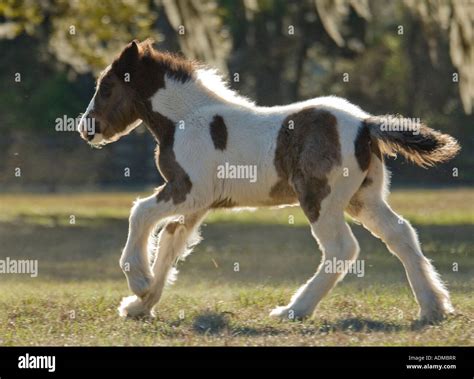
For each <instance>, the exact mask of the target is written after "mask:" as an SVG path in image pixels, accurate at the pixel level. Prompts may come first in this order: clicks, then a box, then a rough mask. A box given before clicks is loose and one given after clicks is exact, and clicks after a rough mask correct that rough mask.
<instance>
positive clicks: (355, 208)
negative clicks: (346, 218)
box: [346, 192, 364, 216]
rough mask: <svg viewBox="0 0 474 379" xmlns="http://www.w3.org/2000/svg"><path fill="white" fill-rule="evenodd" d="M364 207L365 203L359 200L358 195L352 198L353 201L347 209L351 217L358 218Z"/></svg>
mask: <svg viewBox="0 0 474 379" xmlns="http://www.w3.org/2000/svg"><path fill="white" fill-rule="evenodd" d="M363 207H364V203H363V202H362V200H361V199H360V198H359V195H358V193H357V192H356V194H355V195H354V196H352V198H351V201H350V202H349V205H348V206H347V208H346V211H347V212H348V213H349V214H350V215H351V216H357V215H358V214H359V213H360V211H361V210H362V208H363Z"/></svg>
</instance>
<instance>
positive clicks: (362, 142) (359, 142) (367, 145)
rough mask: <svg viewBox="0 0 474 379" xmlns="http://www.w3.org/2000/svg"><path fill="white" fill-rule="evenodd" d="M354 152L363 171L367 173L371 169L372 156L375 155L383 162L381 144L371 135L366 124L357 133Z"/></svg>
mask: <svg viewBox="0 0 474 379" xmlns="http://www.w3.org/2000/svg"><path fill="white" fill-rule="evenodd" d="M354 151H355V156H356V159H357V163H358V164H359V167H360V169H361V171H367V170H368V169H369V166H370V161H371V159H372V155H375V156H376V157H377V158H378V159H379V160H380V161H381V162H383V156H382V152H381V151H380V146H379V142H378V141H377V139H375V138H374V137H373V136H372V135H371V134H370V129H369V127H368V125H367V124H365V123H362V126H361V127H360V128H359V131H358V132H357V137H356V139H355V141H354Z"/></svg>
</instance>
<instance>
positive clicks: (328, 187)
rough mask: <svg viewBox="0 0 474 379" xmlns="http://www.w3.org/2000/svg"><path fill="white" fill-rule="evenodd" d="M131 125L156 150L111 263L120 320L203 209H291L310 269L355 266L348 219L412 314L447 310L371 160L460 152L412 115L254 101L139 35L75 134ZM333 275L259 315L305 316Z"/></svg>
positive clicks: (193, 231)
mask: <svg viewBox="0 0 474 379" xmlns="http://www.w3.org/2000/svg"><path fill="white" fill-rule="evenodd" d="M91 120H94V121H95V131H94V132H93V133H90V134H88V132H87V130H89V129H88V128H86V127H84V125H85V123H86V122H89V121H91ZM141 121H143V122H144V124H145V125H146V127H147V128H148V130H149V131H150V132H151V133H152V134H153V136H154V137H155V139H156V141H157V143H158V149H157V153H156V162H157V165H158V168H159V170H160V172H161V174H162V176H163V178H164V179H165V180H166V184H164V185H163V186H162V187H160V188H159V189H158V190H157V192H156V193H154V194H153V195H151V196H149V197H147V198H144V199H140V200H137V201H136V202H135V204H134V206H133V208H132V210H131V214H130V226H129V233H128V239H127V243H126V245H125V248H124V250H123V253H122V257H121V259H120V265H121V267H122V269H123V271H124V273H125V275H126V277H127V280H128V285H129V287H130V289H131V291H132V292H133V293H134V294H135V295H134V296H130V297H127V298H124V299H123V301H122V304H121V305H120V308H119V313H120V315H122V316H140V315H148V314H150V313H151V312H152V308H153V306H154V305H155V304H156V303H157V302H158V301H159V299H160V297H161V294H162V291H163V287H164V285H165V284H166V282H167V280H169V279H170V275H171V273H173V272H174V264H175V263H176V262H177V260H178V259H180V258H183V257H184V255H186V254H187V253H189V252H190V249H191V247H192V246H193V245H194V244H195V243H197V242H198V241H199V237H198V233H197V230H198V228H199V225H200V223H201V222H202V221H203V219H204V217H205V216H206V214H207V213H208V212H209V211H210V210H211V209H215V208H234V207H237V208H238V207H261V206H284V205H298V204H299V205H300V206H301V208H302V209H303V211H304V213H305V215H306V216H307V218H308V220H309V222H310V224H311V231H312V234H313V236H314V238H315V239H316V240H317V242H318V244H319V247H320V249H321V251H322V253H323V257H322V259H323V260H322V262H324V261H326V260H333V259H337V260H342V261H345V262H354V261H355V259H356V258H357V255H358V253H359V245H358V243H357V240H356V239H355V238H354V235H353V234H352V232H351V229H350V228H349V225H348V224H347V223H346V222H345V220H344V212H347V213H348V214H349V215H350V216H351V217H353V218H354V219H356V220H357V221H360V222H361V223H362V224H363V225H364V226H365V227H366V228H367V229H368V230H370V231H371V232H372V233H373V234H374V235H375V236H377V237H379V238H381V239H382V240H383V241H384V242H385V243H386V245H387V247H388V249H389V250H390V251H391V252H392V253H393V254H395V255H396V256H397V257H398V258H399V259H400V260H401V261H402V263H403V265H404V267H405V270H406V273H407V276H408V280H409V282H410V285H411V288H412V290H413V292H414V295H415V297H416V300H417V302H418V304H419V306H420V317H421V318H422V319H425V320H428V321H435V320H439V319H441V318H443V317H444V316H445V315H446V314H448V313H450V312H452V310H453V308H452V306H451V302H450V299H449V293H448V291H447V290H446V288H445V287H444V285H443V283H442V282H441V280H440V279H439V277H438V274H437V273H436V271H435V269H434V268H433V266H432V265H431V263H430V261H429V260H428V259H427V258H425V256H424V255H423V253H422V251H421V248H420V244H419V242H418V239H417V236H416V233H415V231H414V229H413V228H412V227H411V225H410V223H409V222H408V221H406V220H404V219H403V218H401V217H400V216H399V215H397V214H396V213H395V212H394V211H393V210H392V209H391V208H390V206H389V205H388V204H387V201H386V193H387V187H388V179H387V174H386V172H387V171H386V169H385V166H384V163H383V156H384V154H385V155H387V154H394V153H396V152H399V153H401V154H402V155H404V156H405V157H406V158H408V159H409V160H411V161H413V162H414V163H416V164H418V165H420V166H431V165H434V164H436V163H439V162H444V161H446V160H448V159H450V158H452V157H453V156H455V155H456V153H457V152H458V150H459V146H458V144H457V142H456V140H454V139H453V138H452V137H450V136H448V135H445V134H441V133H439V132H436V131H434V130H432V129H430V128H428V127H427V126H425V125H423V124H419V123H411V124H413V125H412V127H411V128H401V127H400V126H401V125H402V126H403V125H405V126H406V125H408V124H410V122H409V121H410V120H408V119H400V118H398V119H397V118H392V117H390V116H385V117H382V116H371V115H369V114H368V113H366V112H364V111H362V110H361V109H360V108H359V107H357V106H355V105H353V104H351V103H349V102H348V101H346V100H344V99H341V98H337V97H319V98H314V99H311V100H308V101H304V102H300V103H295V104H290V105H285V106H276V107H260V106H256V105H255V104H254V103H252V102H251V101H249V100H247V99H245V98H243V97H240V96H239V95H237V94H236V93H235V92H233V91H232V90H230V89H229V88H227V87H226V85H225V84H224V82H223V81H222V79H221V78H220V76H219V75H217V74H216V73H215V72H214V71H213V70H210V69H207V68H205V67H202V66H199V65H197V64H196V63H195V62H191V61H188V60H186V59H184V58H180V57H176V56H174V55H170V54H167V53H163V52H159V51H156V50H155V49H154V48H153V47H152V46H151V43H150V42H149V41H145V42H142V43H139V42H138V41H133V42H131V43H130V44H128V45H127V46H126V47H125V48H124V50H123V51H122V52H121V54H120V56H119V57H118V58H116V59H115V61H114V62H113V63H112V64H111V65H110V66H109V67H107V68H106V69H105V70H104V71H103V72H102V74H101V75H100V77H99V79H98V82H97V90H96V92H95V95H94V97H93V98H92V100H91V103H90V105H89V107H88V108H87V110H86V112H85V114H84V116H83V118H82V120H81V124H80V126H79V129H80V131H81V136H82V137H83V138H84V139H85V140H87V141H88V142H89V143H90V144H91V145H93V146H96V147H97V146H102V145H104V144H107V143H109V142H113V141H116V140H118V139H119V138H120V137H122V136H123V135H125V134H127V133H129V132H130V131H131V130H133V129H134V128H135V127H136V126H137V125H138V124H139V123H140V122H141ZM411 124H410V125H411ZM410 125H409V126H410ZM222 167H233V168H234V174H235V172H243V173H245V172H250V171H252V170H240V171H239V169H241V168H253V169H254V170H253V171H254V177H253V179H254V180H249V178H242V177H238V175H225V173H224V175H222V172H221V171H222ZM235 170H237V171H235ZM177 218H179V221H177ZM158 225H163V228H162V229H161V231H160V233H159V239H158V245H157V251H154V252H151V253H153V254H150V252H149V249H148V245H149V240H150V238H151V237H150V236H151V235H153V234H154V233H153V232H154V230H155V228H156V227H157V226H158ZM153 255H154V256H155V259H154V261H153V262H151V260H152V259H151V257H152V256H153ZM343 276H344V273H341V272H327V271H326V270H323V264H321V265H320V267H319V269H318V270H317V272H316V274H315V275H314V276H313V277H312V278H310V279H309V280H308V281H307V282H306V283H305V284H304V285H303V286H302V287H301V288H300V289H299V290H298V291H297V292H296V293H295V295H294V296H293V298H292V299H291V301H290V302H289V304H288V305H286V306H280V307H277V308H275V309H274V310H273V311H272V312H271V315H272V316H277V317H281V318H303V317H305V316H310V315H312V314H313V312H314V310H315V307H316V306H317V304H318V303H319V302H320V300H321V299H322V298H323V297H324V296H325V295H326V294H327V293H328V292H329V291H330V290H331V288H333V287H334V285H335V284H336V283H337V282H338V281H339V280H341V279H342V278H343Z"/></svg>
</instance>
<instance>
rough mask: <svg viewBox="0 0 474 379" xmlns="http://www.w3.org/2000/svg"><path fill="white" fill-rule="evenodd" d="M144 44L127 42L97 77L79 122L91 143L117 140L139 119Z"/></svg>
mask: <svg viewBox="0 0 474 379" xmlns="http://www.w3.org/2000/svg"><path fill="white" fill-rule="evenodd" d="M143 50H144V46H143V45H142V44H140V43H139V42H138V41H136V40H135V41H133V42H130V43H129V44H128V45H127V46H126V47H125V48H124V49H123V50H122V52H121V53H120V55H119V56H118V57H117V58H116V59H115V60H114V62H113V63H112V64H111V65H109V66H108V67H107V68H106V69H105V70H104V71H102V73H101V74H100V76H99V78H98V79H97V86H96V91H95V94H94V96H93V98H92V100H91V102H90V103H89V106H88V107H87V109H86V111H85V113H84V115H83V116H82V118H81V121H80V123H79V127H78V129H79V132H80V134H81V137H82V138H83V139H84V140H86V141H88V142H89V143H90V144H91V145H93V146H96V147H97V146H101V145H105V144H107V143H109V142H113V141H116V140H118V139H119V138H120V137H122V136H123V135H125V134H128V133H129V132H130V131H131V130H133V129H134V128H135V127H137V126H138V125H139V124H140V122H141V119H140V115H139V112H138V109H137V108H138V104H139V103H140V101H141V99H140V97H139V93H138V92H139V91H138V88H137V86H136V85H137V83H138V82H140V80H138V76H139V75H143V74H142V73H141V70H140V69H139V65H140V61H141V56H142V54H143Z"/></svg>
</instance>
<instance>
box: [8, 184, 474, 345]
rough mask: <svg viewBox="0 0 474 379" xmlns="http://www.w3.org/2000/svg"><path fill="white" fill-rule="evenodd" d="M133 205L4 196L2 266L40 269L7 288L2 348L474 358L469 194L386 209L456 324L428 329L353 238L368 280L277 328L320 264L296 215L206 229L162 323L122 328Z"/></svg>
mask: <svg viewBox="0 0 474 379" xmlns="http://www.w3.org/2000/svg"><path fill="white" fill-rule="evenodd" d="M137 195H138V194H132V193H114V194H111V193H107V194H68V195H61V196H58V195H56V196H52V195H0V204H1V205H0V217H1V222H0V259H1V258H4V257H7V256H8V257H10V258H18V259H38V261H39V275H38V277H37V278H30V277H29V276H26V275H5V274H3V275H0V345H343V346H345V345H472V344H473V338H474V324H473V320H472V319H473V314H474V298H473V296H472V294H473V290H474V275H473V274H474V262H473V260H472V257H471V256H470V254H471V252H472V247H473V246H474V233H473V225H474V220H473V213H474V212H473V207H474V206H473V204H474V201H473V200H474V191H472V190H469V189H459V190H430V191H414V190H410V191H397V192H395V193H394V194H393V195H392V196H391V203H392V204H393V205H394V208H396V209H397V210H398V211H400V212H401V213H402V214H403V215H404V216H407V217H408V218H409V219H411V220H412V221H413V222H414V223H415V224H416V227H417V229H418V231H419V235H420V240H421V242H422V244H423V249H424V252H425V254H426V255H427V256H428V257H429V258H430V259H432V260H433V262H434V264H435V266H436V267H437V269H438V270H439V272H440V273H441V275H442V277H443V279H444V280H445V281H446V282H447V283H448V285H449V288H450V291H451V293H452V298H453V303H454V306H455V308H456V311H457V313H456V315H454V316H452V317H450V318H448V319H447V320H446V321H444V322H442V323H441V324H439V325H435V326H426V327H422V328H421V327H419V326H418V325H417V324H416V323H414V320H415V319H416V312H417V307H416V304H415V301H414V299H413V296H412V294H411V291H410V289H409V286H408V283H407V280H406V278H405V273H404V270H403V267H402V266H401V264H400V263H399V262H398V260H397V259H396V258H395V257H393V256H392V255H390V254H389V253H388V251H387V250H386V248H385V246H384V245H383V244H382V243H381V242H380V241H378V240H376V239H375V238H373V237H372V236H371V235H370V234H369V233H368V232H366V231H365V230H364V229H363V228H361V227H360V226H358V225H353V230H354V233H355V235H356V237H357V238H358V240H359V242H360V245H361V256H360V259H363V260H364V262H365V276H363V277H362V278H358V277H357V276H355V275H351V274H349V275H348V276H347V277H346V278H345V280H344V281H343V282H342V283H340V284H339V285H338V287H336V289H335V290H334V291H333V292H331V294H330V295H329V296H327V297H326V298H325V299H324V300H323V301H322V302H321V304H320V305H319V307H318V309H317V312H316V314H315V318H314V319H312V320H306V321H304V322H280V321H276V320H273V319H270V318H269V317H268V313H269V312H270V310H271V309H272V308H273V307H275V306H276V305H283V304H286V303H287V302H288V300H289V298H290V297H291V295H292V293H293V292H294V290H295V289H296V288H297V287H298V286H299V285H301V284H302V283H303V282H304V281H306V280H307V278H308V277H310V276H311V275H312V274H313V273H314V271H315V269H316V267H317V265H318V263H319V259H320V253H319V252H318V250H317V246H316V243H315V241H314V240H313V239H312V237H311V235H310V232H309V227H308V226H307V224H306V222H305V220H304V218H303V217H302V215H301V213H300V211H299V210H298V209H283V210H259V211H256V212H238V213H235V212H216V213H214V214H212V215H210V217H209V218H208V220H207V221H206V223H205V225H204V227H203V231H202V234H203V237H204V241H203V242H202V243H201V244H200V245H199V246H198V247H197V248H196V249H195V251H194V253H193V254H192V255H191V256H190V257H188V258H187V260H186V261H185V262H180V264H179V269H180V275H179V279H178V282H177V283H176V284H175V285H174V286H172V287H170V288H168V289H167V290H165V294H164V296H163V299H162V301H161V302H160V303H159V305H158V307H157V308H156V309H157V317H156V318H155V319H148V320H123V319H120V318H119V317H118V315H117V311H116V308H117V306H118V304H119V303H120V300H121V298H122V297H123V296H127V295H129V291H128V289H127V286H126V281H125V278H124V276H123V274H122V272H121V271H120V269H119V267H118V259H119V255H120V250H121V248H122V246H123V244H124V242H125V239H126V233H127V217H128V211H129V207H130V204H131V200H132V199H133V198H135V197H136V196H137ZM71 214H72V215H75V217H76V223H75V224H70V223H69V216H70V215H71ZM290 215H294V217H295V219H294V221H295V222H294V223H293V224H290V223H289V222H288V220H289V219H288V216H290ZM236 262H237V263H239V268H240V270H239V271H238V272H236V271H234V265H235V263H236ZM454 263H457V265H458V267H459V270H458V271H453V264H454Z"/></svg>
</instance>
